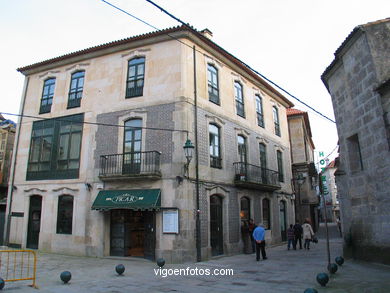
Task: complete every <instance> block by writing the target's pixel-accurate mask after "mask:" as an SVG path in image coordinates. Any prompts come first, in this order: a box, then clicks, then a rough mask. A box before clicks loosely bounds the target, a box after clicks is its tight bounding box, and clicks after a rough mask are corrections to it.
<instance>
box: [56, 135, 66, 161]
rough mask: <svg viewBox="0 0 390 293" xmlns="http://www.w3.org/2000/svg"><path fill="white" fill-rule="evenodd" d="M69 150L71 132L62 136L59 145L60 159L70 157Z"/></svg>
mask: <svg viewBox="0 0 390 293" xmlns="http://www.w3.org/2000/svg"><path fill="white" fill-rule="evenodd" d="M68 152H69V134H63V135H61V136H60V144H59V147H58V154H57V156H58V159H59V160H65V159H67V158H68Z"/></svg>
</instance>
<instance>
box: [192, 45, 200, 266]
mask: <svg viewBox="0 0 390 293" xmlns="http://www.w3.org/2000/svg"><path fill="white" fill-rule="evenodd" d="M193 56H194V104H195V109H194V115H195V121H194V122H195V123H194V124H195V174H196V175H195V186H196V260H197V261H198V262H200V261H201V260H202V251H201V238H200V237H201V235H200V207H199V145H198V95H197V90H196V87H197V85H196V50H195V46H193Z"/></svg>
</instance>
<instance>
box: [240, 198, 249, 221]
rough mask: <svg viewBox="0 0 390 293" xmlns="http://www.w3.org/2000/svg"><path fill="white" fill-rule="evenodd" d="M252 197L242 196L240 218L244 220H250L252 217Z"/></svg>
mask: <svg viewBox="0 0 390 293" xmlns="http://www.w3.org/2000/svg"><path fill="white" fill-rule="evenodd" d="M250 206H251V205H250V199H249V198H247V197H242V198H241V210H240V219H241V220H242V221H249V219H250Z"/></svg>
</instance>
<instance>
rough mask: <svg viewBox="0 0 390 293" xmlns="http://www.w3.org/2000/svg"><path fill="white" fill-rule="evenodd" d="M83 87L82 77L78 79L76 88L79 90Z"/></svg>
mask: <svg viewBox="0 0 390 293" xmlns="http://www.w3.org/2000/svg"><path fill="white" fill-rule="evenodd" d="M83 86H84V77H82V78H80V79H79V84H78V88H79V89H82V88H83Z"/></svg>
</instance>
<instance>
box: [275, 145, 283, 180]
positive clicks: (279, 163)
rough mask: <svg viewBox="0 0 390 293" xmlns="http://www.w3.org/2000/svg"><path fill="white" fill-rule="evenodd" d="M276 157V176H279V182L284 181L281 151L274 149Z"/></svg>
mask: <svg viewBox="0 0 390 293" xmlns="http://www.w3.org/2000/svg"><path fill="white" fill-rule="evenodd" d="M276 159H277V161H278V178H279V182H284V175H283V158H282V152H281V151H276Z"/></svg>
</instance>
